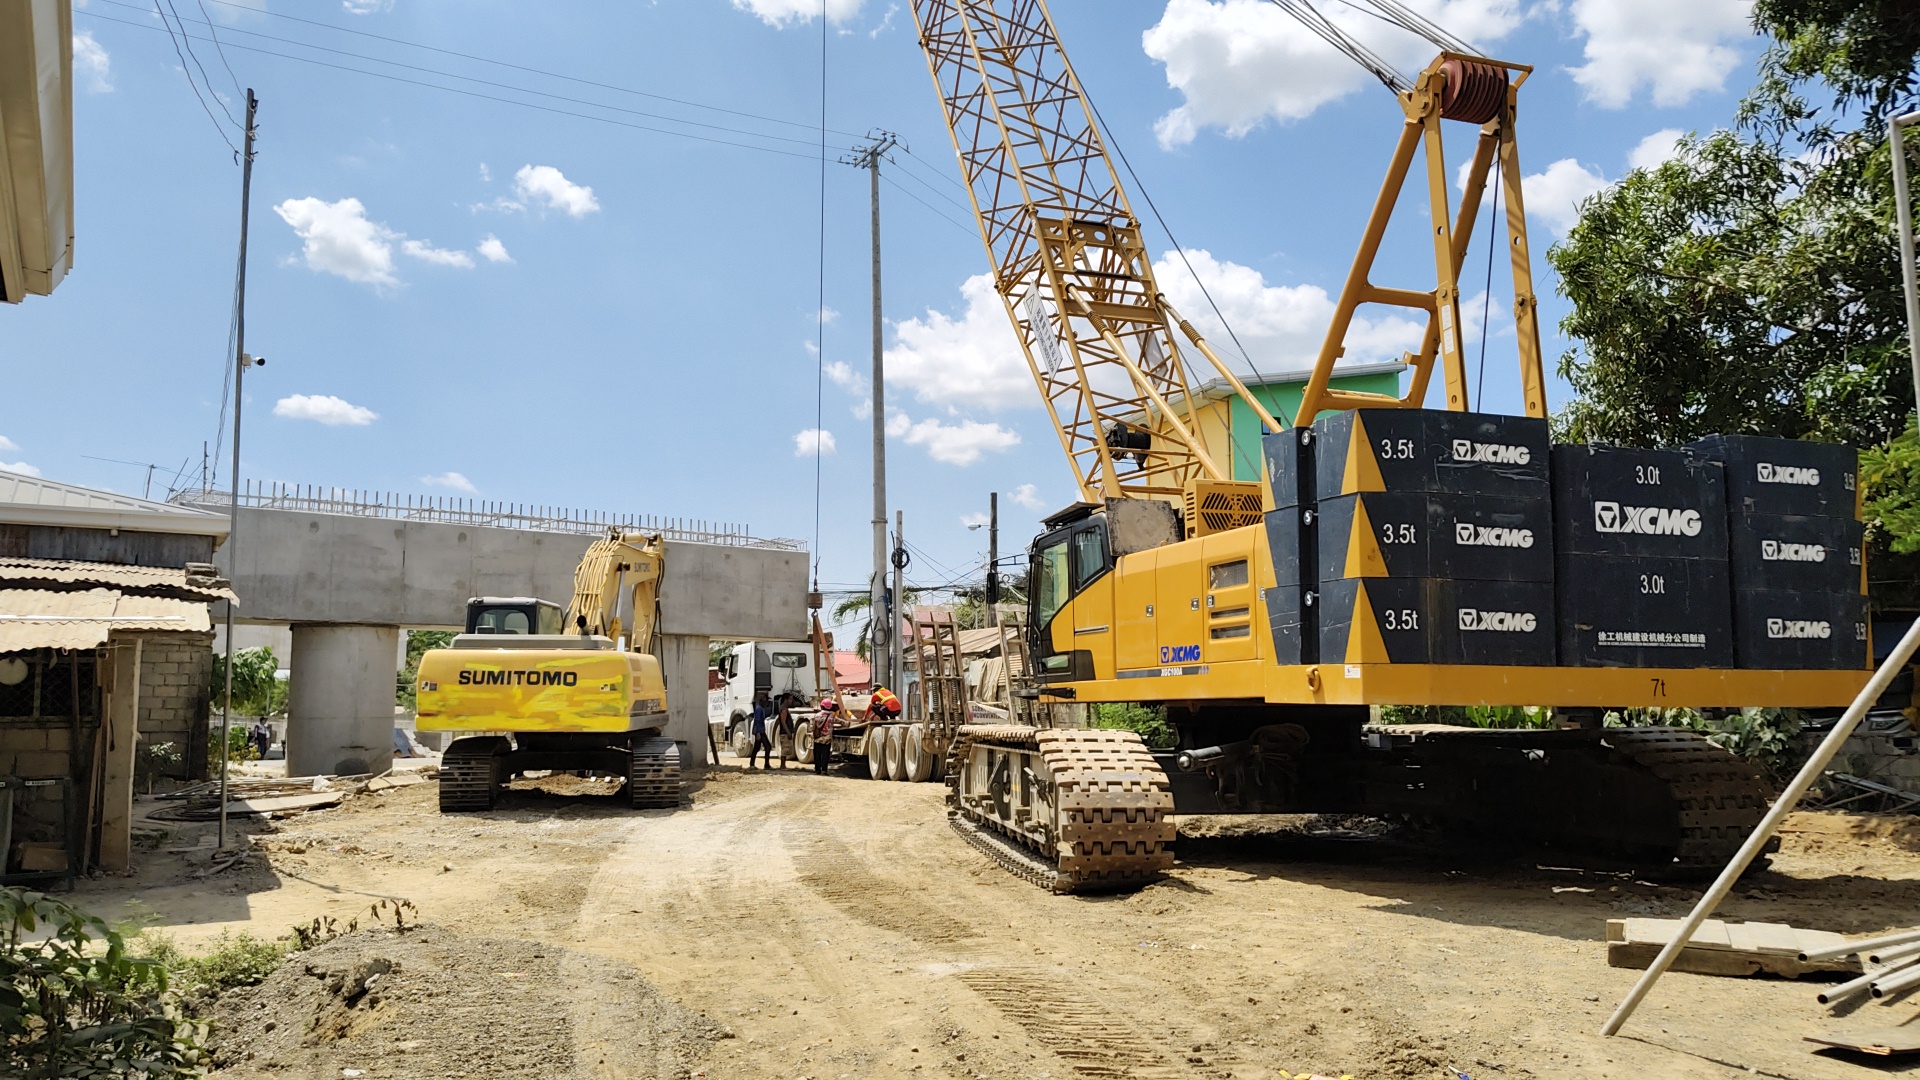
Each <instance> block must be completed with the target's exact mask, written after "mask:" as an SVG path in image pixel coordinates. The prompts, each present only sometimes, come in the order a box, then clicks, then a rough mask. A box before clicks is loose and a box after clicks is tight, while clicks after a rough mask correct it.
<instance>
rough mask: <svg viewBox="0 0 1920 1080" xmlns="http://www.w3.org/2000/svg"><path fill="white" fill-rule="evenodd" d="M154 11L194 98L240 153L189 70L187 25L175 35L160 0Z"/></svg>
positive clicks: (228, 146)
mask: <svg viewBox="0 0 1920 1080" xmlns="http://www.w3.org/2000/svg"><path fill="white" fill-rule="evenodd" d="M153 11H154V14H156V15H158V16H160V23H161V25H162V26H163V27H165V28H166V33H167V39H168V40H169V41H172V42H173V55H175V56H177V57H179V58H180V74H182V75H185V76H186V77H187V88H188V89H190V90H192V91H193V100H195V101H197V102H199V103H200V111H201V112H204V113H206V114H207V119H208V120H211V121H212V122H213V129H214V130H215V131H217V132H219V133H220V141H221V142H223V143H226V144H227V149H229V150H231V151H233V152H234V154H235V155H238V154H239V153H240V148H239V147H237V146H235V145H233V140H232V139H229V138H227V129H226V128H223V127H221V126H220V118H219V117H217V116H215V115H213V110H212V109H209V108H207V99H206V98H204V97H202V96H200V84H198V83H196V82H194V81H193V72H191V71H189V70H187V56H186V53H184V52H181V51H180V38H183V37H186V36H187V28H186V27H185V26H182V27H180V37H175V36H174V33H173V24H172V23H170V22H167V13H166V12H165V11H162V10H161V8H160V0H154V6H153ZM83 14H92V12H83ZM98 17H101V16H96V18H98ZM113 21H114V22H126V21H127V20H125V19H115V20H113ZM129 25H132V26H140V27H142V28H144V29H148V30H151V29H153V28H152V27H150V26H146V25H145V24H144V23H129ZM225 107H226V106H224V105H223V106H221V108H223V109H224V108H225ZM228 119H229V120H231V119H232V117H228Z"/></svg>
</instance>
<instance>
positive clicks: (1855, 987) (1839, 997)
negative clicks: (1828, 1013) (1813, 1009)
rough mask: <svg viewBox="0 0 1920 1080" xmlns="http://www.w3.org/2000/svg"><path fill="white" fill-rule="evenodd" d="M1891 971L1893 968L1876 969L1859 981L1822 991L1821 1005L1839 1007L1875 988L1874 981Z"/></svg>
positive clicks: (1855, 980) (1852, 980) (1848, 982)
mask: <svg viewBox="0 0 1920 1080" xmlns="http://www.w3.org/2000/svg"><path fill="white" fill-rule="evenodd" d="M1891 970H1892V969H1891V968H1876V969H1875V970H1873V971H1869V972H1867V973H1866V974H1865V975H1862V976H1860V977H1859V978H1857V979H1851V980H1849V981H1847V982H1843V983H1841V984H1840V985H1839V986H1829V987H1827V988H1826V989H1825V990H1822V991H1820V1004H1822V1005H1837V1004H1839V1003H1840V1002H1842V1001H1845V1000H1847V999H1848V998H1850V997H1853V996H1854V995H1856V994H1862V993H1865V992H1866V991H1867V990H1868V989H1869V988H1871V987H1872V986H1873V980H1875V979H1877V978H1879V977H1880V976H1882V975H1885V974H1886V973H1887V972H1888V971H1891Z"/></svg>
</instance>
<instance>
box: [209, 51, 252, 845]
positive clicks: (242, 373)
mask: <svg viewBox="0 0 1920 1080" xmlns="http://www.w3.org/2000/svg"><path fill="white" fill-rule="evenodd" d="M259 109H260V99H259V98H257V97H254V96H253V90H252V88H251V87H249V88H248V90H247V141H246V144H245V145H246V149H245V150H243V151H242V152H241V154H240V271H239V274H238V275H237V276H236V280H235V283H234V295H233V468H232V469H231V470H229V472H228V476H227V485H228V488H229V493H228V498H227V565H228V566H229V567H231V568H232V570H231V571H230V574H231V576H234V577H238V576H239V574H240V561H239V558H240V408H241V403H242V402H244V401H246V397H245V396H244V394H243V390H244V383H245V380H246V377H247V369H248V368H250V367H253V366H254V365H255V364H264V363H266V361H265V360H256V359H254V358H253V357H251V356H248V355H247V209H248V207H249V205H251V203H252V200H253V136H254V130H255V128H254V122H253V118H254V114H255V113H256V112H258V111H259ZM203 486H204V485H203ZM226 675H227V686H226V693H224V694H222V695H221V698H220V829H219V837H218V839H217V840H216V842H215V847H216V848H218V849H224V848H225V847H226V846H227V758H228V757H229V756H231V755H230V754H229V752H228V750H227V746H228V735H229V733H230V732H231V731H232V730H233V601H231V600H229V601H227V663H226Z"/></svg>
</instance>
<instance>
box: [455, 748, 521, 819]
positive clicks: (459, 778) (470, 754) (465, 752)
mask: <svg viewBox="0 0 1920 1080" xmlns="http://www.w3.org/2000/svg"><path fill="white" fill-rule="evenodd" d="M506 751H507V741H506V740H505V739H502V738H499V737H497V736H493V737H480V738H465V739H455V740H454V741H453V743H452V744H451V745H449V746H448V747H447V749H446V750H445V751H444V752H443V753H442V754H441V755H440V812H441V813H443V814H464V813H472V812H474V811H478V810H491V809H493V796H494V792H495V791H497V790H498V789H499V787H500V761H501V755H503V754H505V753H506Z"/></svg>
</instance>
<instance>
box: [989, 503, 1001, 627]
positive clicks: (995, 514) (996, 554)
mask: <svg viewBox="0 0 1920 1080" xmlns="http://www.w3.org/2000/svg"><path fill="white" fill-rule="evenodd" d="M987 625H988V626H999V625H1000V493H999V492H997V491H989V492H987Z"/></svg>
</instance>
